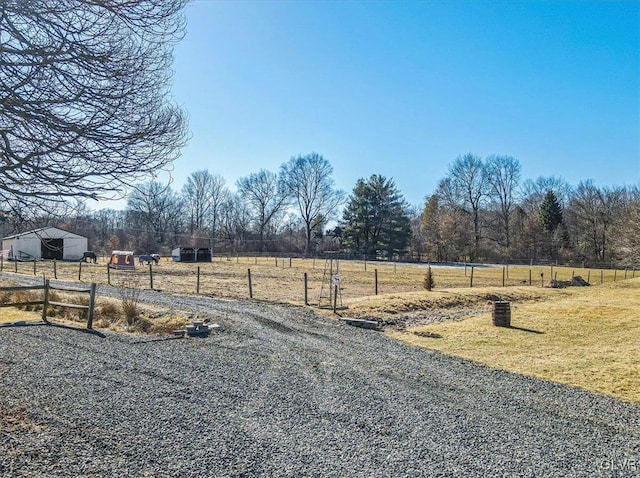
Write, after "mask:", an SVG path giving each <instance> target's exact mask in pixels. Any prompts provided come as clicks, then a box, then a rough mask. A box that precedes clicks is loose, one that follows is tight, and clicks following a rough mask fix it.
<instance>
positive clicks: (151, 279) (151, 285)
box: [149, 261, 153, 290]
mask: <svg viewBox="0 0 640 478" xmlns="http://www.w3.org/2000/svg"><path fill="white" fill-rule="evenodd" d="M149 286H150V288H151V290H153V266H152V265H151V261H149Z"/></svg>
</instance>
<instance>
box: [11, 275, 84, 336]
mask: <svg viewBox="0 0 640 478" xmlns="http://www.w3.org/2000/svg"><path fill="white" fill-rule="evenodd" d="M33 290H42V291H43V297H42V300H31V301H23V302H2V303H0V307H23V306H28V305H41V306H42V320H43V321H44V322H46V323H49V319H48V317H47V311H48V309H49V306H57V307H66V308H70V309H79V310H86V311H87V329H92V328H93V314H94V309H95V298H96V284H95V282H93V283H91V286H90V287H89V288H88V289H76V288H69V287H66V288H65V287H54V286H52V285H51V284H50V283H49V280H48V279H46V280H45V281H44V284H43V285H32V286H9V287H0V292H18V291H33ZM51 290H57V291H61V292H72V293H80V294H81V293H86V294H89V304H88V305H82V304H71V303H67V302H56V301H52V300H50V299H49V296H50V291H51Z"/></svg>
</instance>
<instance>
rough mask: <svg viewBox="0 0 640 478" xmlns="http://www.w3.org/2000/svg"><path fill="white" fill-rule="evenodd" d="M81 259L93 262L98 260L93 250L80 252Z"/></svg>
mask: <svg viewBox="0 0 640 478" xmlns="http://www.w3.org/2000/svg"><path fill="white" fill-rule="evenodd" d="M82 260H83V261H84V262H93V263H94V264H95V263H97V262H98V256H97V255H96V253H95V252H93V251H86V252H85V253H84V254H82Z"/></svg>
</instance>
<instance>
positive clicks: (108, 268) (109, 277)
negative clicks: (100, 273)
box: [107, 264, 111, 285]
mask: <svg viewBox="0 0 640 478" xmlns="http://www.w3.org/2000/svg"><path fill="white" fill-rule="evenodd" d="M107 284H109V285H111V267H110V266H109V264H107Z"/></svg>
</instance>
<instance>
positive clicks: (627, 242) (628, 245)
mask: <svg viewBox="0 0 640 478" xmlns="http://www.w3.org/2000/svg"><path fill="white" fill-rule="evenodd" d="M622 216H623V217H624V218H625V220H624V221H619V222H618V224H617V228H616V229H617V233H618V234H617V236H618V238H617V240H616V245H617V249H618V251H619V254H620V257H621V258H622V261H623V263H624V264H625V265H627V266H632V267H634V268H637V267H638V266H639V265H640V184H638V185H636V186H634V187H632V188H630V189H629V190H628V191H627V193H626V195H625V204H624V212H623V214H622Z"/></svg>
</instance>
